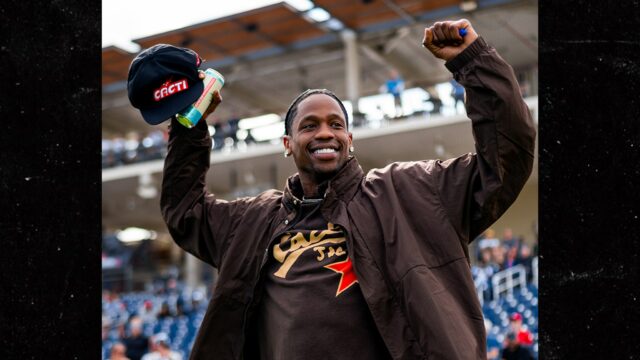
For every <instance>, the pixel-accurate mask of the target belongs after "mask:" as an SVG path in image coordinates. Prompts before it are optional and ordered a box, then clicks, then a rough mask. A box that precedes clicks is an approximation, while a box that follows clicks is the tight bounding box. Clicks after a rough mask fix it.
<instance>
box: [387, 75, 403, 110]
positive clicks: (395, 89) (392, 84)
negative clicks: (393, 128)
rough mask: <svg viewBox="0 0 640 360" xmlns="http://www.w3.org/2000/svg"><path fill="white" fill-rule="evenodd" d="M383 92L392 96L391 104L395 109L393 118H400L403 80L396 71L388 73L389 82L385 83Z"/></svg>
mask: <svg viewBox="0 0 640 360" xmlns="http://www.w3.org/2000/svg"><path fill="white" fill-rule="evenodd" d="M385 90H386V92H387V93H389V94H391V96H393V104H394V108H395V114H394V117H400V116H402V115H403V112H402V92H403V91H404V80H403V79H402V77H401V76H400V73H398V71H397V70H395V69H392V70H390V71H389V80H387V82H386V83H385Z"/></svg>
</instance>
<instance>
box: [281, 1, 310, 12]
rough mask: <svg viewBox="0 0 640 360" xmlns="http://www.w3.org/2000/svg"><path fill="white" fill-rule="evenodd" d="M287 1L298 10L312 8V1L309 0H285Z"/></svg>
mask: <svg viewBox="0 0 640 360" xmlns="http://www.w3.org/2000/svg"><path fill="white" fill-rule="evenodd" d="M287 3H288V4H289V5H291V6H293V7H294V8H295V9H296V10H298V11H307V10H310V9H312V8H313V6H314V5H313V2H311V1H309V0H287Z"/></svg>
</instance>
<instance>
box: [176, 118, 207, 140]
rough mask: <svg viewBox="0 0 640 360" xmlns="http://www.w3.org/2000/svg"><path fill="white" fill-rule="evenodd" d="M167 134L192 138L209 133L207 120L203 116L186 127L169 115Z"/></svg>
mask: <svg viewBox="0 0 640 360" xmlns="http://www.w3.org/2000/svg"><path fill="white" fill-rule="evenodd" d="M169 126H170V128H169V135H170V136H172V137H173V136H189V137H192V138H202V137H203V136H204V135H205V133H206V134H208V133H209V127H208V125H207V121H206V120H205V119H204V118H203V119H200V121H198V123H197V124H196V125H195V126H194V127H192V128H187V127H186V126H184V125H182V124H181V123H180V122H179V121H178V119H177V118H176V117H175V115H174V116H172V117H171V124H170V125H169Z"/></svg>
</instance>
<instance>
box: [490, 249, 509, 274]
mask: <svg viewBox="0 0 640 360" xmlns="http://www.w3.org/2000/svg"><path fill="white" fill-rule="evenodd" d="M505 252H506V250H505V248H504V246H494V247H492V248H491V260H492V261H493V263H494V264H495V265H496V266H497V267H498V271H502V270H504V269H506V267H505Z"/></svg>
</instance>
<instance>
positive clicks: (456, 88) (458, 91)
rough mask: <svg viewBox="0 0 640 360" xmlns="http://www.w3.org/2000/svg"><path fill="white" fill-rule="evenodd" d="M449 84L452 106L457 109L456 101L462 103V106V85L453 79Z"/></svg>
mask: <svg viewBox="0 0 640 360" xmlns="http://www.w3.org/2000/svg"><path fill="white" fill-rule="evenodd" d="M449 84H451V97H452V98H453V107H454V108H455V109H456V112H457V111H458V102H460V103H462V105H463V107H464V87H462V85H460V84H459V83H458V82H457V81H456V80H455V79H451V80H450V81H449Z"/></svg>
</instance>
